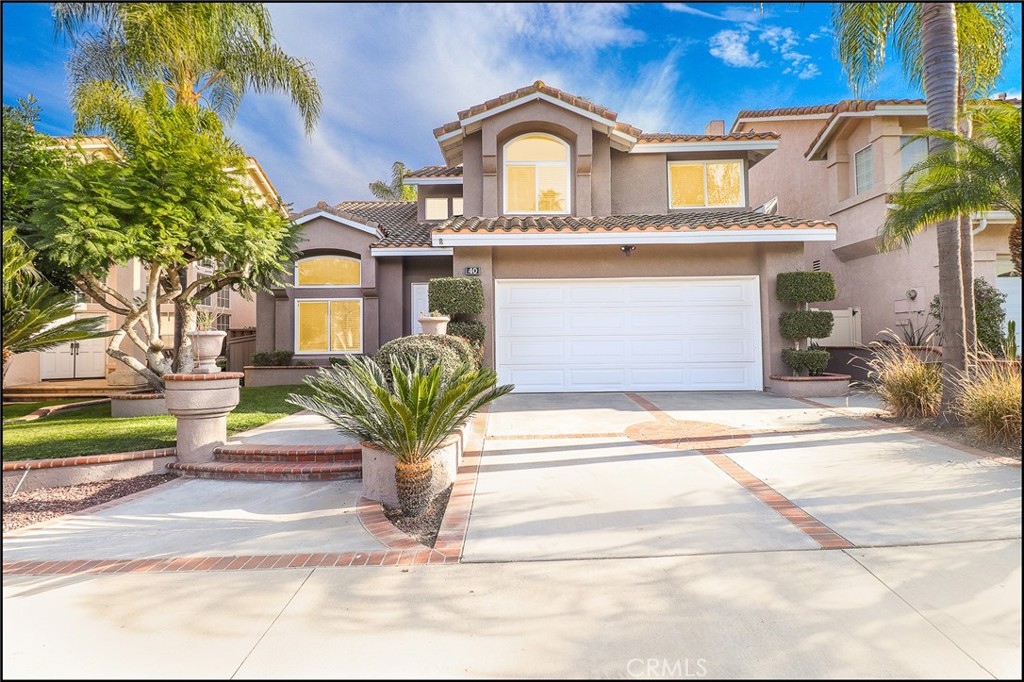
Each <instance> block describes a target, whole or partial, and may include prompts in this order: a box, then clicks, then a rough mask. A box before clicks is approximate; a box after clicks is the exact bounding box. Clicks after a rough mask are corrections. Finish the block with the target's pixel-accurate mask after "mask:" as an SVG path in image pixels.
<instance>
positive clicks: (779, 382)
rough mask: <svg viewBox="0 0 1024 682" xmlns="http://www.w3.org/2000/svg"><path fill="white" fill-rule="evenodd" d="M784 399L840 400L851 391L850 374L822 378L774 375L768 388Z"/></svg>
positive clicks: (770, 377)
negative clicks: (839, 398)
mask: <svg viewBox="0 0 1024 682" xmlns="http://www.w3.org/2000/svg"><path fill="white" fill-rule="evenodd" d="M766 388H767V389H768V391H769V392H770V393H774V394H775V395H780V396H782V397H784V398H838V397H841V396H844V395H846V394H847V393H849V391H850V375H849V374H823V375H822V376H820V377H786V376H779V375H777V374H772V375H771V376H769V377H768V385H767V387H766Z"/></svg>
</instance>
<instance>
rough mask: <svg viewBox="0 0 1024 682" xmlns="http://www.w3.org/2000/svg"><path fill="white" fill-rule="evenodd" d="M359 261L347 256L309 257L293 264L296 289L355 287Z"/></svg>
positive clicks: (358, 281) (358, 277) (358, 279)
mask: <svg viewBox="0 0 1024 682" xmlns="http://www.w3.org/2000/svg"><path fill="white" fill-rule="evenodd" d="M359 284H360V269H359V259H358V258H349V257H348V256H311V257H309V258H303V259H301V260H299V261H298V262H297V263H295V286H297V287H357V286H359Z"/></svg>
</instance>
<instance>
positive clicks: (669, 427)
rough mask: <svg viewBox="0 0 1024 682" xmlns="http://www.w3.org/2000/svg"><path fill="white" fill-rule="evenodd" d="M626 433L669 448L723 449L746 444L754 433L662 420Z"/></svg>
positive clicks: (722, 426)
mask: <svg viewBox="0 0 1024 682" xmlns="http://www.w3.org/2000/svg"><path fill="white" fill-rule="evenodd" d="M626 436H627V437H628V438H630V439H632V440H635V441H636V442H638V443H643V444H645V445H654V446H655V447H659V448H665V449H666V450H708V449H715V450H721V449H722V448H737V447H739V446H741V445H746V444H747V442H748V441H749V440H750V434H748V433H744V432H743V431H737V430H736V429H732V428H729V427H728V426H724V425H723V424H715V423H714V422H696V421H684V420H679V419H659V420H657V421H651V422H640V423H639V424H633V425H631V426H629V427H627V428H626Z"/></svg>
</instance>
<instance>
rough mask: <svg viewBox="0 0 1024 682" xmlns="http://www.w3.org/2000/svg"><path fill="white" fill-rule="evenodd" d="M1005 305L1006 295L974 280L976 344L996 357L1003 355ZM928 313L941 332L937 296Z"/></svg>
mask: <svg viewBox="0 0 1024 682" xmlns="http://www.w3.org/2000/svg"><path fill="white" fill-rule="evenodd" d="M1005 304H1006V294H1004V293H1003V292H1001V291H999V289H996V288H995V287H994V286H992V285H991V284H989V283H988V282H987V281H986V280H984V279H982V278H981V277H978V278H976V279H975V280H974V322H975V324H977V326H978V344H979V345H980V346H981V350H983V351H985V352H987V353H991V354H992V355H995V356H996V357H1001V356H1002V355H1003V344H1004V343H1005V341H1006V336H1005V335H1006V307H1005ZM929 312H930V313H931V316H932V317H934V318H935V319H936V320H938V321H939V323H940V324H939V326H940V330H939V331H940V332H941V323H942V318H941V313H942V309H941V305H940V303H939V295H938V294H935V297H934V298H933V299H932V304H931V309H930V310H929Z"/></svg>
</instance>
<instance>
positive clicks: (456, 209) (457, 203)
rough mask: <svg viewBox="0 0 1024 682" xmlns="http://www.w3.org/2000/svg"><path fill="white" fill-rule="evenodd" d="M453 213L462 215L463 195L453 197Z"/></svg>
mask: <svg viewBox="0 0 1024 682" xmlns="http://www.w3.org/2000/svg"><path fill="white" fill-rule="evenodd" d="M452 215H462V197H452Z"/></svg>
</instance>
